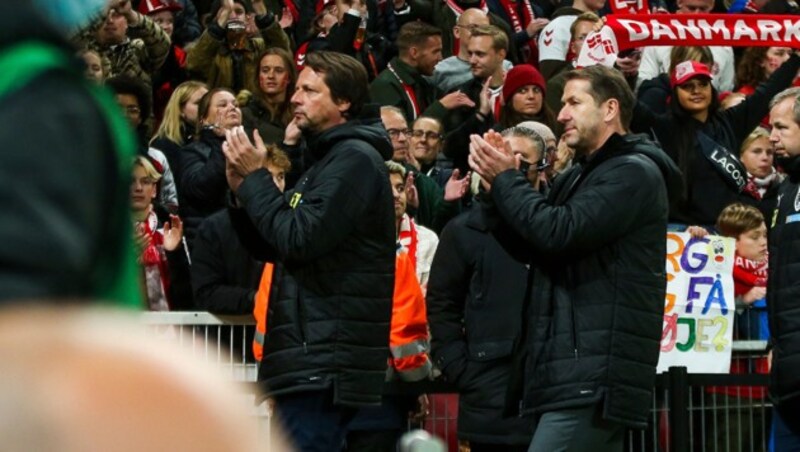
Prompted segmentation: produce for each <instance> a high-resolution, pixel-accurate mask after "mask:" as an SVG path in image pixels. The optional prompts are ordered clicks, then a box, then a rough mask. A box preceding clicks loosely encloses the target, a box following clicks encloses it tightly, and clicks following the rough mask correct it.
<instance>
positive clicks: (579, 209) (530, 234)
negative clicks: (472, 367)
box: [491, 134, 680, 428]
mask: <svg viewBox="0 0 800 452" xmlns="http://www.w3.org/2000/svg"><path fill="white" fill-rule="evenodd" d="M679 174H680V173H679V171H678V169H677V167H676V166H675V164H674V163H673V162H672V161H671V160H670V159H669V157H668V156H667V155H666V154H665V153H664V152H663V151H662V150H661V149H660V148H658V146H657V145H655V144H654V143H652V142H651V141H649V140H648V139H647V138H645V137H644V136H642V135H625V136H620V135H616V134H615V135H612V136H611V137H610V138H609V139H608V140H607V141H606V142H605V144H603V146H602V147H601V148H600V149H599V150H598V151H596V152H595V153H593V154H592V155H591V156H589V157H588V158H584V159H582V161H579V162H578V163H577V164H576V166H574V167H573V168H571V169H570V170H568V171H567V172H565V173H563V174H562V175H561V176H559V178H557V179H556V181H555V184H554V186H553V188H552V190H551V192H550V194H549V195H548V197H547V198H545V196H543V195H541V194H539V193H538V192H536V191H534V190H532V189H531V188H530V185H529V184H528V182H527V181H526V180H525V178H524V177H523V176H522V174H520V172H519V171H515V170H514V171H512V170H509V171H505V172H503V173H501V174H500V175H498V176H497V178H496V179H495V180H494V183H493V184H492V191H491V193H492V199H493V200H494V202H495V203H496V205H497V208H498V210H499V211H500V214H501V216H502V217H503V218H504V220H505V221H506V222H507V223H509V224H510V226H511V227H512V228H513V229H514V230H515V231H516V232H517V233H518V234H520V235H521V236H522V238H523V240H524V242H525V245H526V246H527V247H528V249H529V250H530V252H531V255H532V271H533V275H532V281H533V283H532V287H531V289H530V290H529V294H530V298H529V308H528V310H529V312H528V314H527V316H526V321H527V324H526V326H525V327H524V330H525V337H526V339H525V344H526V346H527V347H526V350H525V352H526V356H523V357H522V359H524V360H525V362H526V364H525V378H524V382H525V383H524V384H525V386H524V397H523V404H522V411H523V413H529V412H537V413H542V412H548V411H554V410H561V409H569V408H578V407H584V406H590V405H592V404H595V403H601V408H602V413H603V417H604V419H606V420H610V421H614V422H618V423H621V424H624V425H628V426H632V427H639V428H643V427H645V426H646V425H647V414H648V412H649V409H650V405H651V400H652V399H651V397H652V389H653V384H654V383H655V375H656V371H655V370H656V364H657V362H658V355H659V349H660V340H661V331H662V324H663V315H664V296H665V291H666V275H665V271H664V255H665V252H666V239H665V237H666V225H667V212H668V191H670V192H673V193H674V192H675V191H676V190H677V189H678V187H679V186H680V182H679V181H680V176H679ZM668 189H669V190H668Z"/></svg>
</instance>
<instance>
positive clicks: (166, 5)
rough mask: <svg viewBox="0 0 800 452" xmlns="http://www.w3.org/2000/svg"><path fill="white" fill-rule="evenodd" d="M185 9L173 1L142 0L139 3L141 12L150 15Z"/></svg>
mask: <svg viewBox="0 0 800 452" xmlns="http://www.w3.org/2000/svg"><path fill="white" fill-rule="evenodd" d="M182 9H183V7H182V6H181V5H180V4H178V2H176V1H173V0H142V1H141V2H140V3H139V12H140V13H142V14H144V15H148V14H155V13H160V12H161V11H172V12H176V11H180V10H182Z"/></svg>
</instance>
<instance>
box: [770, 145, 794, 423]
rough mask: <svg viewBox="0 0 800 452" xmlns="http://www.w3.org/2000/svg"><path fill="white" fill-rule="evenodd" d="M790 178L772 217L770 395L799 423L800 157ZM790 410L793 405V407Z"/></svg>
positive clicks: (788, 166)
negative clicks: (799, 272)
mask: <svg viewBox="0 0 800 452" xmlns="http://www.w3.org/2000/svg"><path fill="white" fill-rule="evenodd" d="M784 169H785V170H786V172H787V174H788V177H787V178H786V179H785V180H784V181H783V182H782V183H781V185H780V186H779V187H778V205H777V207H776V209H775V212H774V213H773V214H772V215H770V216H769V217H767V224H770V233H769V278H768V279H767V310H768V312H769V330H770V333H771V335H772V344H773V349H772V372H771V373H770V387H769V392H770V396H771V397H772V399H773V400H774V401H775V403H776V404H777V405H778V407H779V408H780V409H784V410H786V411H784V412H786V413H791V416H788V417H787V416H784V417H785V418H786V419H795V421H793V422H794V423H795V424H796V423H797V421H796V415H797V411H796V409H797V407H798V406H800V380H799V379H798V378H797V376H798V374H800V337H798V334H800V329H798V324H800V280H798V278H797V275H798V271H800V157H794V158H792V159H791V160H790V161H789V162H788V163H787V164H786V165H784ZM789 407H793V409H790V408H789Z"/></svg>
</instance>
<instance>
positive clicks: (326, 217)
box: [223, 51, 395, 451]
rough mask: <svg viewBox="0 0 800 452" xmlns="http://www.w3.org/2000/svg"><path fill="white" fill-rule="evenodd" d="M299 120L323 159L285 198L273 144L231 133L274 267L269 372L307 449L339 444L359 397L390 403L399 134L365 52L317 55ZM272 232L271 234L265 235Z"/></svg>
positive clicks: (239, 187)
mask: <svg viewBox="0 0 800 452" xmlns="http://www.w3.org/2000/svg"><path fill="white" fill-rule="evenodd" d="M296 86H297V88H296V91H295V94H294V96H293V97H292V104H293V106H294V108H295V110H294V120H293V123H294V125H296V126H297V127H298V128H299V129H300V130H301V131H303V136H304V138H305V140H306V142H307V145H308V153H309V154H310V156H309V158H308V159H307V160H310V161H313V162H314V163H313V164H312V165H311V166H310V168H308V169H307V171H306V172H305V173H304V174H303V175H302V176H301V177H300V181H299V182H298V183H297V185H296V186H295V188H294V189H293V190H291V191H289V192H287V194H286V196H285V197H284V196H282V194H281V192H280V191H279V190H278V188H277V187H276V186H275V184H274V183H273V181H272V177H271V176H270V175H269V173H268V172H267V171H266V170H265V169H263V168H262V160H263V158H264V156H265V154H266V148H265V147H264V145H263V142H262V141H261V138H260V137H259V136H258V134H257V133H256V134H255V143H256V144H255V146H254V145H253V144H251V142H250V140H249V139H248V138H247V136H246V135H245V134H244V131H243V129H241V128H239V129H235V130H232V131H230V132H229V133H227V137H226V144H225V146H224V148H223V149H224V151H225V155H226V157H227V159H228V169H227V175H228V181H229V184H230V186H231V189H233V191H234V192H235V193H236V195H237V197H238V199H239V200H240V201H241V204H242V206H243V207H244V209H245V210H246V212H247V213H248V215H249V217H250V219H251V220H252V222H253V224H252V225H253V226H254V227H255V231H251V232H256V234H252V235H251V236H250V237H249V238H247V239H246V240H245V244H246V245H245V246H247V247H248V248H249V249H251V251H254V252H258V253H259V254H261V255H263V258H264V259H265V260H267V261H270V262H278V263H280V264H282V265H279V266H276V267H275V268H276V271H275V273H274V274H273V277H272V286H271V288H270V297H269V308H268V310H267V322H266V323H267V331H266V340H265V345H264V354H263V359H262V361H261V366H260V368H259V380H260V381H261V382H262V384H263V385H264V386H265V389H266V391H267V393H268V394H270V395H272V396H273V397H274V398H275V401H276V403H277V407H278V412H279V413H280V415H281V417H282V419H283V421H284V424H285V427H286V429H287V431H288V433H289V435H290V437H291V438H292V439H294V441H295V446H296V447H297V449H298V450H304V451H305V450H338V448H339V445H340V444H341V442H342V440H343V438H344V432H345V429H346V427H347V424H348V422H349V421H350V419H351V418H352V416H353V414H354V407H357V406H364V405H378V404H380V401H381V392H382V389H383V381H384V377H385V375H386V363H387V359H386V358H387V356H389V322H390V318H391V312H392V294H393V290H394V259H395V223H394V208H393V203H392V190H391V186H390V184H389V176H388V173H387V170H386V166H385V165H384V160H387V159H389V158H390V157H391V155H392V144H391V142H390V141H389V137H388V135H387V134H386V131H385V130H384V128H383V125H382V124H381V122H380V117H379V115H378V114H377V109H375V111H374V115H373V116H369V117H367V115H366V113H367V109H366V108H365V105H364V104H365V101H366V100H367V96H368V94H367V92H368V91H367V74H366V70H365V69H364V67H363V66H362V65H361V64H360V63H359V62H358V61H356V60H355V59H354V58H352V57H349V56H346V55H342V54H338V53H335V52H327V51H319V52H314V53H311V54H309V55H308V57H307V59H306V65H305V68H304V69H303V71H302V72H301V73H300V76H299V78H298V80H297V84H296ZM256 239H260V240H256Z"/></svg>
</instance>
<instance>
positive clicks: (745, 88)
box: [736, 47, 792, 96]
mask: <svg viewBox="0 0 800 452" xmlns="http://www.w3.org/2000/svg"><path fill="white" fill-rule="evenodd" d="M791 55H792V49H791V48H790V47H749V48H747V49H746V50H745V51H744V53H743V54H742V59H741V61H739V65H738V66H737V67H736V91H737V92H739V93H742V94H744V95H747V96H749V95H751V94H753V93H754V92H755V90H756V87H757V86H758V85H759V84H761V82H763V81H765V80H766V79H767V78H769V76H770V75H772V73H773V72H775V70H776V69H778V68H779V67H781V64H783V63H784V62H785V61H786V60H788V59H789V56H791Z"/></svg>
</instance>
